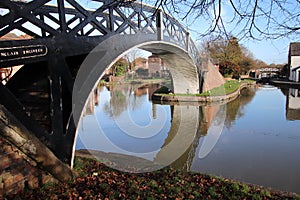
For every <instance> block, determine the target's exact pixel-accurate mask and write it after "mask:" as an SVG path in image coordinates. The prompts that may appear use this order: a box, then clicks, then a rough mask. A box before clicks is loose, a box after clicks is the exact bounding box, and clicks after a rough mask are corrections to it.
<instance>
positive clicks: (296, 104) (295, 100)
mask: <svg viewBox="0 0 300 200" xmlns="http://www.w3.org/2000/svg"><path fill="white" fill-rule="evenodd" d="M286 119H288V120H300V89H295V88H290V90H289V94H288V95H287V102H286Z"/></svg>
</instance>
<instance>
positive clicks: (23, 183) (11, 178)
mask: <svg viewBox="0 0 300 200" xmlns="http://www.w3.org/2000/svg"><path fill="white" fill-rule="evenodd" d="M0 147H1V148H0V159H1V162H0V172H1V173H0V199H1V196H2V197H5V196H6V195H11V194H16V193H18V192H20V191H23V190H24V189H33V188H38V187H40V186H41V185H42V184H45V183H49V182H56V180H55V179H54V178H53V176H52V175H50V174H49V173H47V172H45V171H43V170H41V169H40V168H38V167H37V163H36V162H35V161H33V160H32V159H31V158H30V157H28V156H27V155H26V154H24V153H23V152H22V151H20V150H19V149H18V148H17V147H16V146H15V145H13V144H11V143H9V142H8V141H7V140H6V139H5V138H4V137H2V136H1V135H0Z"/></svg>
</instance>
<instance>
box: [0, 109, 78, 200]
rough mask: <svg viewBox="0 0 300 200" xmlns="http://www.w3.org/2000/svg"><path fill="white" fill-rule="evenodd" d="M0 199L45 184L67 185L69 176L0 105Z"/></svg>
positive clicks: (42, 146) (41, 144) (62, 164)
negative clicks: (57, 183)
mask: <svg viewBox="0 0 300 200" xmlns="http://www.w3.org/2000/svg"><path fill="white" fill-rule="evenodd" d="M0 160H1V162H0V199H1V197H5V196H6V195H10V194H15V193H18V192H20V191H22V190H24V189H32V188H37V187H40V186H41V185H42V184H45V183H49V182H57V181H60V182H67V181H70V180H71V179H72V178H73V172H72V171H71V169H70V168H69V167H68V166H67V165H66V164H64V163H62V162H61V161H60V160H59V159H58V158H57V157H56V156H55V155H54V154H53V153H52V152H51V151H50V150H49V149H48V148H47V147H46V146H45V145H44V144H43V143H41V142H40V141H39V139H38V138H36V137H35V136H34V135H33V134H32V133H31V132H29V131H28V129H26V127H24V126H23V124H21V123H20V122H19V121H18V119H16V117H15V116H14V115H12V114H11V113H10V112H9V111H8V110H7V109H6V108H5V107H4V106H3V105H0Z"/></svg>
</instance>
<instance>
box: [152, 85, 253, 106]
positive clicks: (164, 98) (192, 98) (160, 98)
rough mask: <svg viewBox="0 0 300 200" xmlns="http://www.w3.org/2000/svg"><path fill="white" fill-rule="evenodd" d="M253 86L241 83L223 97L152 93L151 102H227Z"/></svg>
mask: <svg viewBox="0 0 300 200" xmlns="http://www.w3.org/2000/svg"><path fill="white" fill-rule="evenodd" d="M255 84H256V83H255V82H244V83H241V84H239V86H238V88H237V89H236V90H234V91H233V92H230V93H228V94H224V95H214V94H210V91H208V95H201V94H200V95H198V94H195V95H193V94H161V93H154V94H153V95H152V100H153V101H155V102H162V103H165V102H198V103H212V102H229V101H233V100H234V99H236V98H237V97H238V96H239V95H240V91H241V90H242V89H244V88H247V87H251V86H254V85H255ZM224 91H225V89H224ZM224 93H226V92H224Z"/></svg>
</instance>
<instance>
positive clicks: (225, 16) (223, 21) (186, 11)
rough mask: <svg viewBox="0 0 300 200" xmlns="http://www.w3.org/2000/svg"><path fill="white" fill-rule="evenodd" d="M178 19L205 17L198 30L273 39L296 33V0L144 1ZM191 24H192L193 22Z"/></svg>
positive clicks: (299, 8) (299, 21)
mask: <svg viewBox="0 0 300 200" xmlns="http://www.w3.org/2000/svg"><path fill="white" fill-rule="evenodd" d="M146 2H147V3H150V4H152V5H153V6H158V7H160V8H162V9H163V10H165V11H167V12H169V13H172V15H176V17H179V18H180V19H181V20H182V21H187V22H189V23H187V25H191V22H192V21H193V22H198V21H199V20H200V19H202V20H205V21H206V22H207V24H208V27H206V28H205V30H204V31H203V32H202V33H200V35H201V36H205V35H208V34H211V33H215V34H218V35H226V36H227V35H235V36H236V37H238V38H240V39H242V38H255V39H264V38H268V39H276V38H280V37H287V36H291V37H297V36H299V34H300V0H266V1H259V0H249V1H245V0H227V1H222V0H154V1H151V0H148V1H146ZM194 24H195V23H194Z"/></svg>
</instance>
